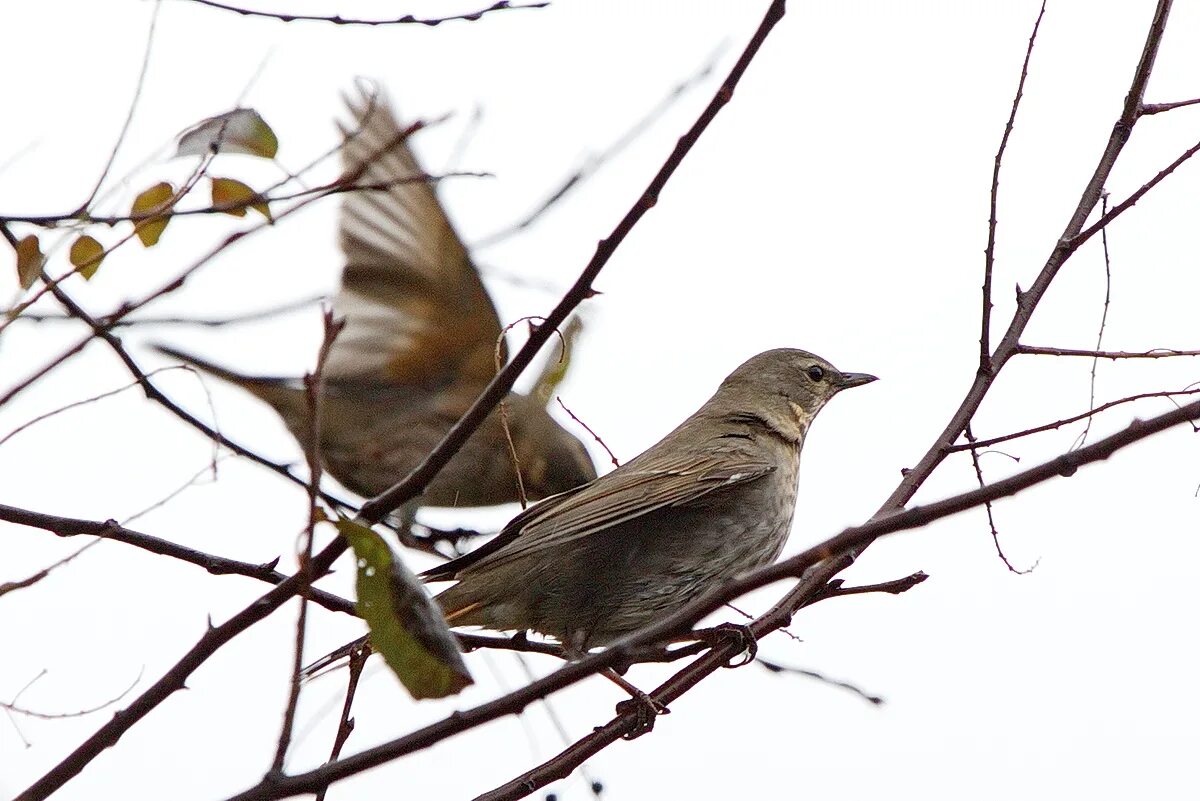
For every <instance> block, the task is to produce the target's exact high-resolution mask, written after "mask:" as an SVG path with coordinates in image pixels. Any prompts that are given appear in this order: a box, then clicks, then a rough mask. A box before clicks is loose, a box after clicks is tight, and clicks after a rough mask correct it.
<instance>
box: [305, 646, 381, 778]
mask: <svg viewBox="0 0 1200 801" xmlns="http://www.w3.org/2000/svg"><path fill="white" fill-rule="evenodd" d="M370 655H371V645H370V643H363V644H362V645H361V646H359V647H358V648H356V649H355V650H354V651H353V652H351V654H350V676H349V678H347V679H346V700H345V702H343V704H342V716H341V718H340V719H339V720H338V730H337V734H335V735H334V738H333V748H332V749H331V750H330V752H329V760H328V762H336V761H337V758H338V757H339V756H341V755H342V748H343V747H344V746H345V745H346V741H347V740H349V739H350V735H351V734H352V733H353V732H354V718H352V717H350V709H351V708H352V707H353V706H354V696H355V694H356V693H357V692H358V680H359V679H360V678H361V677H362V672H363V667H364V666H365V665H366V664H367V657H369V656H370ZM328 762H327V763H326V764H328ZM328 789H329V788H328V787H322V788H321V791H320V792H319V793H317V797H316V801H325V793H326V791H327V790H328Z"/></svg>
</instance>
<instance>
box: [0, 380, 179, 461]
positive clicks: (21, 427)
mask: <svg viewBox="0 0 1200 801" xmlns="http://www.w3.org/2000/svg"><path fill="white" fill-rule="evenodd" d="M182 369H185V368H183V367H181V366H179V365H172V366H169V367H159V368H158V369H156V370H151V371H150V372H148V373H146V377H147V378H149V377H150V376H152V375H157V374H158V373H162V372H165V371H167V370H182ZM140 385H141V382H140V381H134V382H133V383H131V384H125V385H124V386H120V387H117V388H116V389H110V390H109V391H107V392H101V393H100V394H98V395H92V396H91V397H90V398H84V399H83V400H77V401H73V402H71V403H68V404H66V405H65V406H59V407H58V408H57V409H51V410H50V411H48V412H45V413H43V414H39V415H38V416H37V417H34V418H32V419H30V420H27V421H25V422H24V423H22V424H21V425H19V426H17V427H16V428H14V429H13V430H12V431H9V432H8V433H7V434H5V435H4V436H3V437H0V445H3V444H4V443H6V442H8V441H9V440H10V439H12V438H13V437H15V436H16V435H17V434H20V433H21V432H22V431H24V430H26V429H27V428H29V427H31V426H34V425H37V424H38V423H40V422H42V421H43V420H48V419H50V418H51V417H54V416H56V415H59V414H62V413H63V412H65V411H68V410H70V409H78V408H79V407H80V406H87V405H88V404H91V403H95V402H96V401H100V400H104V399H105V398H111V397H112V396H114V395H119V394H121V393H122V392H124V391H125V390H127V389H132V388H134V387H136V386H140Z"/></svg>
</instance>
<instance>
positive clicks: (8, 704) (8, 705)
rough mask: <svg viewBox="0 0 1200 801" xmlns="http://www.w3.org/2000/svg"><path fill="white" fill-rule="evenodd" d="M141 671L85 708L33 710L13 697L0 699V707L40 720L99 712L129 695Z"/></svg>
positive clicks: (40, 675)
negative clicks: (122, 686) (109, 696)
mask: <svg viewBox="0 0 1200 801" xmlns="http://www.w3.org/2000/svg"><path fill="white" fill-rule="evenodd" d="M143 672H144V671H142V670H139V671H138V674H137V676H135V677H134V679H133V681H131V682H130V683H129V686H128V687H126V688H125V689H124V690H121V692H120V693H118V694H117V695H116V696H114V697H112V698H110V699H108V700H107V701H103V702H101V703H99V704H96V705H95V706H92V707H88V708H86V709H77V710H75V711H73V712H39V711H38V710H35V709H28V708H26V707H23V706H18V705H17V703H16V699H15V698H14V699H13V700H12V701H0V708H3V709H4V710H6V711H8V712H13V713H15V714H17V715H24V716H25V717H28V718H40V719H42V720H61V719H63V718H81V717H83V716H84V715H91V714H94V713H96V712H100V711H102V710H105V709H108V708H109V707H110V706H112V705H113V704H115V703H117V702H118V701H120V700H121V699H122V698H124V697H125V696H127V695H129V693H131V692H133V688H134V687H136V686H137V685H138V682H139V681H141V680H142V673H143ZM44 675H46V672H45V671H42V672H41V673H39V674H38V675H37V676H36V677H35V678H34V681H37V679H40V678H41V677H42V676H44ZM32 683H33V682H30V684H32ZM28 688H29V685H26V686H25V688H23V689H22V690H21V692H25V690H26V689H28ZM18 695H20V693H18Z"/></svg>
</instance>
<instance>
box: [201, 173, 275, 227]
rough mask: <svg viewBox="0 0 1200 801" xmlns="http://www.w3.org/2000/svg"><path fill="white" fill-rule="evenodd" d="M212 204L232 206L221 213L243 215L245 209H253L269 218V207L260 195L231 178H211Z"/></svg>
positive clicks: (235, 215)
mask: <svg viewBox="0 0 1200 801" xmlns="http://www.w3.org/2000/svg"><path fill="white" fill-rule="evenodd" d="M212 204H213V205H214V206H233V208H230V209H225V210H224V212H223V213H225V214H232V215H233V216H234V217H245V216H246V209H254V210H255V211H257V212H258V213H259V214H261V215H262V216H264V217H266V218H267V219H268V220H270V219H271V209H270V208H268V207H267V202H266V201H265V200H263V198H262V196H261V195H259V194H258V193H257V192H255V191H254V190H253V189H251V188H250V187H248V186H246V185H245V184H244V183H242V182H241V181H238V180H235V179H233V178H213V179H212Z"/></svg>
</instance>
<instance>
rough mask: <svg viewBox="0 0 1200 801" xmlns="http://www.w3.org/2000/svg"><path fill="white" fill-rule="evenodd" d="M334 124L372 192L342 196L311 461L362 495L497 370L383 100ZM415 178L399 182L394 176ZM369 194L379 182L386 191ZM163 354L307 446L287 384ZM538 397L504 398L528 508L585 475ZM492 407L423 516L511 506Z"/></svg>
mask: <svg viewBox="0 0 1200 801" xmlns="http://www.w3.org/2000/svg"><path fill="white" fill-rule="evenodd" d="M347 104H348V105H349V107H350V112H351V115H352V116H353V118H354V120H355V123H356V124H355V125H354V126H352V127H347V126H339V127H340V129H341V131H342V134H343V136H344V138H345V142H344V145H343V147H342V163H343V167H344V170H345V174H347V175H353V174H355V173H356V172H358V171H359V170H363V167H364V165H365V170H363V171H362V173H361V177H359V178H358V179H357V181H356V183H357V184H359V185H374V186H376V189H372V190H364V191H357V192H348V193H345V194H343V195H342V198H343V200H342V206H341V218H340V230H339V235H340V242H341V247H342V251H343V253H344V255H345V268H344V270H343V272H342V283H341V288H340V289H339V291H338V293H337V294H336V296H335V297H334V299H333V312H334V316H335V317H336V318H341V319H342V320H344V321H345V326H344V328H343V329H342V331H341V333H340V334H339V335H338V337H337V338H336V339H335V340H334V343H333V346H332V349H331V351H330V353H329V357H328V359H327V361H326V364H325V370H324V379H325V389H324V394H323V396H322V403H323V407H322V427H321V437H320V440H321V441H320V454H321V458H322V462H323V464H324V467H325V469H326V471H327V472H328V473H329V474H330V475H332V476H333V477H334V478H336V479H337V480H338V481H340V482H341V483H342V484H343V485H345V486H346V487H347V488H348V489H350V490H352V491H353V492H355V493H357V494H359V495H362V496H364V497H373V496H375V495H378V494H380V493H382V492H383V491H384V490H386V489H387V488H388V487H390V486H391V485H393V484H395V483H396V482H398V481H400V480H401V479H402V478H404V477H405V476H406V475H407V474H408V473H409V471H411V470H412V469H413V468H414V467H416V466H417V465H418V464H419V463H420V462H421V460H422V459H423V458H424V457H425V456H426V455H427V454H428V453H429V452H430V451H431V450H432V449H433V447H434V446H435V445H436V444H437V443H438V442H439V441H440V440H441V438H442V437H443V436H444V435H445V434H446V432H447V431H448V430H449V429H450V427H451V426H452V425H453V424H454V423H455V422H456V421H457V420H458V419H459V418H460V417H461V416H462V415H463V413H464V412H466V410H467V409H468V408H469V407H470V405H471V404H472V403H473V402H474V400H475V399H476V397H478V396H479V394H480V392H481V391H482V390H483V388H484V387H485V386H486V385H487V383H488V382H489V381H490V380H491V379H492V377H493V376H494V375H495V374H496V352H497V348H499V350H500V359H501V362H503V361H505V360H506V359H507V352H506V350H505V348H504V341H503V335H502V331H501V326H500V320H499V317H498V316H497V314H496V309H495V307H494V306H493V305H492V301H491V299H490V298H489V297H488V294H487V291H486V290H485V289H484V286H483V283H482V282H481V281H480V278H479V273H478V272H477V271H476V269H475V266H474V265H473V264H472V262H471V259H470V256H469V254H468V252H467V249H466V247H465V246H464V245H463V243H462V241H461V240H460V239H459V237H458V235H457V234H456V233H455V231H454V228H453V227H452V226H451V224H450V221H449V219H448V218H447V217H446V213H445V211H444V210H443V209H442V206H441V205H440V204H439V202H438V199H437V195H436V193H435V191H434V188H433V187H432V186H431V185H430V183H429V182H428V181H427V180H422V178H423V176H425V173H424V171H423V170H422V169H421V167H420V165H419V164H418V162H417V160H416V158H415V157H414V155H413V153H412V151H411V150H410V149H409V146H408V143H407V141H406V137H405V135H404V128H402V127H401V125H400V124H399V122H398V121H397V119H396V117H395V115H394V114H393V112H392V110H391V108H390V107H389V105H388V104H387V102H386V101H384V100H382V99H381V98H379V97H378V96H376V95H373V94H368V93H364V94H363V95H362V96H360V97H359V98H358V99H357V100H349V99H348V100H347ZM405 178H409V179H415V180H411V181H408V182H404V181H403V179H405ZM389 184H390V186H388V187H387V188H386V189H382V190H381V189H379V188H378V187H379V186H381V185H389ZM160 349H161V350H162V351H164V352H165V353H167V354H168V355H171V356H174V357H176V358H179V359H182V360H184V361H186V362H189V363H191V364H194V365H196V366H197V367H200V368H202V369H203V370H206V371H207V372H210V373H212V374H214V375H216V376H219V377H220V378H223V379H225V380H227V381H231V382H233V383H234V384H237V385H238V386H240V387H242V388H243V389H246V390H247V391H249V392H251V393H252V394H254V395H256V396H257V397H259V398H261V399H262V400H264V401H266V402H267V403H268V404H270V405H271V406H272V407H273V408H274V409H275V411H276V412H278V413H279V415H280V417H282V418H283V421H284V423H285V424H286V425H287V427H288V430H289V431H291V433H292V434H293V435H294V436H295V437H296V439H297V440H299V441H300V443H301V445H302V446H304V447H305V448H306V449H307V443H308V439H309V438H310V434H309V429H310V426H309V424H308V402H307V399H306V395H305V391H304V388H303V384H302V382H301V381H300V380H298V379H295V378H275V377H260V376H247V375H241V374H239V373H236V372H234V371H232V370H228V369H226V368H223V367H219V366H217V365H215V364H212V363H211V362H207V361H204V360H202V359H199V358H197V357H195V356H192V355H190V354H186V353H183V352H181V351H178V350H175V349H173V348H165V347H161V346H160ZM545 402H546V398H545V397H539V396H538V394H537V393H533V394H531V395H521V394H517V393H510V394H509V396H508V398H507V400H506V407H507V408H506V412H507V420H508V427H509V430H510V432H511V434H512V442H513V448H514V450H515V451H516V461H517V462H518V463H519V464H520V467H521V478H522V481H523V485H524V491H525V493H526V494H527V496H528V497H530V498H533V499H537V498H543V497H546V496H548V495H552V494H554V493H557V492H562V491H564V490H568V489H571V488H572V487H576V486H578V485H580V484H582V483H584V482H586V481H589V480H590V479H593V478H595V476H596V470H595V467H594V466H593V464H592V461H591V459H590V457H589V456H588V454H587V451H586V449H585V448H584V447H583V444H582V443H581V442H580V441H579V440H578V439H576V438H575V437H574V436H573V435H571V434H570V433H568V432H567V431H566V430H564V429H563V428H562V427H561V426H560V425H559V424H558V423H557V422H556V421H555V420H554V419H553V418H552V417H551V416H550V415H549V413H548V412H547V411H546V407H545ZM518 497H519V496H518V489H517V477H516V473H515V471H514V469H513V459H512V457H511V455H510V453H509V448H508V443H507V442H506V438H505V434H504V428H503V426H502V422H501V413H500V411H499V410H497V411H495V412H493V413H492V415H491V416H490V417H488V418H487V420H486V421H485V422H484V423H483V425H482V426H480V428H479V430H478V431H476V432H475V434H474V435H473V436H472V437H471V438H470V439H469V440H468V441H467V442H466V444H465V445H464V446H463V448H462V450H460V451H459V452H458V454H457V455H456V456H455V457H454V458H453V459H452V460H451V461H450V463H449V464H448V465H447V466H446V467H445V468H444V469H443V470H442V471H441V472H440V473H439V474H438V475H437V477H436V478H435V479H434V480H433V482H432V483H431V484H430V485H429V487H428V488H427V489H426V491H425V493H424V495H423V496H422V497H421V498H420V501H419V502H420V503H421V504H427V505H432V506H490V505H493V504H499V503H505V502H509V501H515V500H517V499H518Z"/></svg>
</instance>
